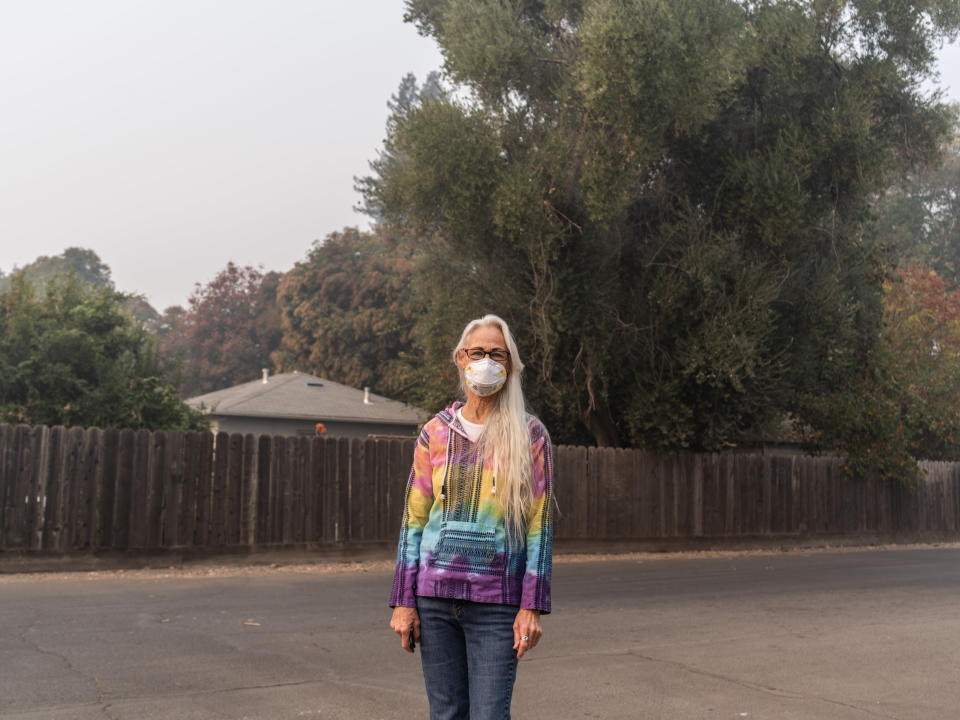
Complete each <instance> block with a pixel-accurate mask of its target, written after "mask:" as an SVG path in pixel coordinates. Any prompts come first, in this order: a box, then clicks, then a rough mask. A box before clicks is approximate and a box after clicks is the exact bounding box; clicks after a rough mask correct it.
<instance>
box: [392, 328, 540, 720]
mask: <svg viewBox="0 0 960 720" xmlns="http://www.w3.org/2000/svg"><path fill="white" fill-rule="evenodd" d="M453 359H454V362H455V363H456V365H457V367H458V368H459V370H460V385H461V389H462V391H463V393H464V395H465V396H466V400H467V402H466V404H464V403H461V402H454V403H453V405H452V406H451V407H449V408H447V409H446V410H444V411H442V412H440V413H438V414H437V415H436V416H435V417H434V418H433V419H432V420H431V421H430V422H428V423H427V424H426V425H425V426H424V428H423V431H422V432H421V433H420V437H419V439H418V441H417V445H416V448H415V450H414V459H413V470H412V471H411V472H410V479H409V481H408V482H407V488H406V494H405V499H404V510H403V527H402V530H401V532H400V544H399V548H398V550H397V568H396V574H395V575H394V579H393V592H392V593H391V596H390V605H391V606H392V607H393V608H394V610H393V617H392V618H391V620H390V627H391V628H392V629H393V630H394V631H396V632H397V633H399V635H400V644H401V646H402V647H403V648H404V649H405V650H407V651H409V652H413V650H414V647H415V644H416V643H417V642H419V643H420V652H421V663H422V665H423V676H424V680H425V683H426V687H427V699H428V700H429V702H430V718H431V720H441V719H443V720H454V719H455V718H463V720H467V719H468V718H469V719H470V720H486V719H487V718H490V719H492V718H497V719H498V720H499V719H501V718H509V717H510V699H511V696H512V694H513V683H514V678H515V677H516V671H517V659H518V658H521V657H523V656H524V654H525V653H527V652H529V651H530V650H532V649H533V648H534V647H536V645H537V643H538V642H539V641H540V636H541V635H542V632H543V631H542V629H541V627H540V616H541V615H543V614H546V613H548V612H550V571H551V542H552V530H551V511H550V502H551V497H552V492H553V482H552V469H553V460H552V456H551V450H550V438H549V436H548V435H547V431H546V429H545V428H544V427H543V425H542V424H541V423H540V421H539V420H538V419H537V418H535V417H534V416H532V415H529V414H527V412H526V405H525V401H524V397H523V390H522V389H521V386H520V372H521V371H522V370H523V363H521V362H520V356H519V353H518V352H517V345H516V343H515V342H514V339H513V336H512V335H511V334H510V329H509V328H508V327H507V324H506V323H505V322H504V321H503V320H502V319H500V318H499V317H497V316H496V315H486V316H485V317H482V318H480V319H478V320H473V321H472V322H470V323H468V324H467V326H466V328H464V330H463V334H462V335H461V337H460V342H459V343H457V346H456V349H455V350H454V353H453Z"/></svg>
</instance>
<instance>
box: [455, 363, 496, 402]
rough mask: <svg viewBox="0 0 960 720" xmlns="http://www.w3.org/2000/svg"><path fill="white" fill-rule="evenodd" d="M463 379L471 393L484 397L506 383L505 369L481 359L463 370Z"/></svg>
mask: <svg viewBox="0 0 960 720" xmlns="http://www.w3.org/2000/svg"><path fill="white" fill-rule="evenodd" d="M463 378H464V380H465V381H466V383H467V387H468V388H470V390H471V392H473V393H475V394H476V395H479V396H480V397H486V396H487V395H493V394H494V393H495V392H497V390H499V389H500V388H502V387H503V385H504V383H506V382H507V369H506V368H505V367H504V366H503V365H501V364H500V363H498V362H494V361H493V360H491V359H490V358H482V359H480V360H474V361H473V362H472V363H470V364H469V365H467V367H466V368H464V370H463Z"/></svg>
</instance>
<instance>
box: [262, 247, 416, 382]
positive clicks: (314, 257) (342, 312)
mask: <svg viewBox="0 0 960 720" xmlns="http://www.w3.org/2000/svg"><path fill="white" fill-rule="evenodd" d="M413 252H414V251H413V248H412V246H411V244H410V243H409V242H404V241H403V240H401V239H397V238H396V237H394V236H392V235H390V233H388V232H387V231H386V230H384V229H382V228H381V229H378V230H375V231H374V232H360V231H358V230H356V229H354V228H348V229H345V230H344V231H343V232H339V233H332V234H331V235H329V236H327V238H326V239H325V240H323V241H322V242H319V241H318V242H317V243H315V244H314V246H313V249H312V250H311V251H310V253H309V255H308V256H307V258H306V260H305V261H304V262H301V263H297V265H296V266H295V267H294V268H293V269H292V270H290V271H289V272H288V273H287V274H286V275H285V276H284V278H283V282H282V283H281V284H280V289H279V304H280V307H281V311H282V316H283V344H282V349H281V358H282V364H283V366H284V367H286V368H291V369H298V370H302V371H305V372H310V373H315V374H319V375H322V376H323V377H326V378H329V379H331V380H333V381H335V382H341V383H345V384H347V385H351V386H353V387H364V386H370V387H372V388H373V389H374V390H375V391H376V392H378V393H382V394H385V395H388V396H390V397H394V398H403V399H405V400H410V401H417V400H423V398H422V397H421V396H420V394H419V391H420V383H419V382H418V380H419V378H418V373H417V367H416V363H415V360H414V358H413V357H412V356H413V353H414V352H415V338H414V336H413V333H414V329H415V326H416V319H417V316H418V312H417V307H416V305H415V303H414V293H413V288H412V287H411V286H410V279H411V277H412V269H413V263H414V256H413Z"/></svg>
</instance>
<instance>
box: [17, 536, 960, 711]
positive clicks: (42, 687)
mask: <svg viewBox="0 0 960 720" xmlns="http://www.w3.org/2000/svg"><path fill="white" fill-rule="evenodd" d="M390 580H391V572H390V571H389V570H385V569H377V570H374V571H369V572H357V571H347V572H336V573H330V572H318V573H306V574H304V573H301V574H292V573H286V572H282V571H280V570H278V571H273V572H262V571H261V572H259V573H256V574H248V575H244V576H238V577H162V578H156V577H128V576H107V577H101V578H98V579H95V580H91V579H75V578H74V579H66V578H64V579H60V578H43V579H37V580H32V579H31V580H14V581H9V580H8V581H7V582H3V583H0V717H2V718H16V719H17V720H27V718H30V719H31V720H33V719H36V720H40V719H43V720H66V719H68V718H69V719H71V720H72V719H77V720H80V719H83V720H87V719H89V720H92V719H94V718H97V719H98V720H102V719H103V718H117V719H119V718H123V719H125V720H126V719H136V720H149V719H153V718H171V719H173V718H176V719H177V720H188V719H190V718H216V719H221V718H225V719H230V720H242V719H248V720H254V719H256V720H274V719H281V718H283V719H286V718H349V719H351V720H354V719H355V720H375V719H377V718H384V719H392V718H397V719H398V720H399V719H403V720H410V718H418V717H426V716H427V706H426V700H425V696H424V691H423V684H422V677H421V675H420V668H419V658H418V657H415V656H411V655H409V654H407V653H405V652H403V651H401V650H400V649H399V645H398V643H399V640H398V638H397V637H396V635H393V634H392V633H391V632H390V631H389V629H388V627H387V619H388V615H389V609H388V608H387V606H386V599H387V596H388V594H389V586H390ZM553 601H554V606H555V610H554V612H553V614H551V615H550V616H547V617H545V618H544V629H545V635H544V639H543V641H542V642H541V644H540V646H539V647H538V648H537V649H536V650H534V651H533V652H532V653H530V655H528V656H527V658H525V659H524V660H522V661H521V663H520V669H519V674H518V680H517V687H516V691H515V694H514V704H513V711H514V712H513V716H514V718H517V719H519V720H526V719H529V720H534V719H538V718H542V719H547V718H550V719H551V720H552V719H556V718H664V719H669V720H686V719H688V718H690V719H692V718H698V719H699V718H709V719H711V720H713V719H721V718H722V719H727V718H731V719H732V718H750V719H752V720H756V719H757V718H778V719H792V718H816V719H817V720H854V719H861V718H903V719H909V718H924V719H927V718H930V719H933V718H936V719H937V720H943V719H945V718H957V717H960V657H958V655H960V602H958V601H960V549H957V548H952V547H951V548H929V549H910V550H876V551H869V552H840V553H823V552H817V553H785V554H779V555H746V556H742V555H741V556H727V557H711V558H679V559H677V558H670V559H650V558H647V559H643V560H637V559H632V560H607V561H602V562H589V563H588V562H578V563H573V562H558V563H557V564H556V565H555V567H554V585H553Z"/></svg>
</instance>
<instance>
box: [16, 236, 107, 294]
mask: <svg viewBox="0 0 960 720" xmlns="http://www.w3.org/2000/svg"><path fill="white" fill-rule="evenodd" d="M18 272H19V273H21V274H22V275H23V278H24V279H25V280H26V281H27V282H29V283H30V284H31V285H32V286H33V287H34V289H35V290H36V291H37V292H38V293H42V292H43V289H44V287H45V285H46V284H47V283H48V282H49V281H51V280H54V279H56V278H58V277H59V276H61V275H66V274H69V273H71V272H72V273H74V274H75V275H76V276H77V279H79V280H80V281H81V282H85V283H89V284H91V285H99V286H101V287H106V288H110V289H113V280H112V279H111V277H110V274H111V273H110V267H109V266H108V265H107V264H106V263H104V262H103V261H102V260H101V259H100V256H99V255H97V253H96V252H95V251H93V250H90V249H89V248H80V247H69V248H67V249H66V250H64V251H63V252H62V253H60V254H59V255H41V256H40V257H38V258H37V259H36V260H34V261H33V262H32V263H28V264H27V265H24V266H23V267H22V268H16V267H15V268H13V271H12V272H11V274H10V275H4V274H3V273H0V292H6V291H7V290H9V289H10V287H11V282H12V278H13V276H14V275H15V274H17V273H18Z"/></svg>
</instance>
